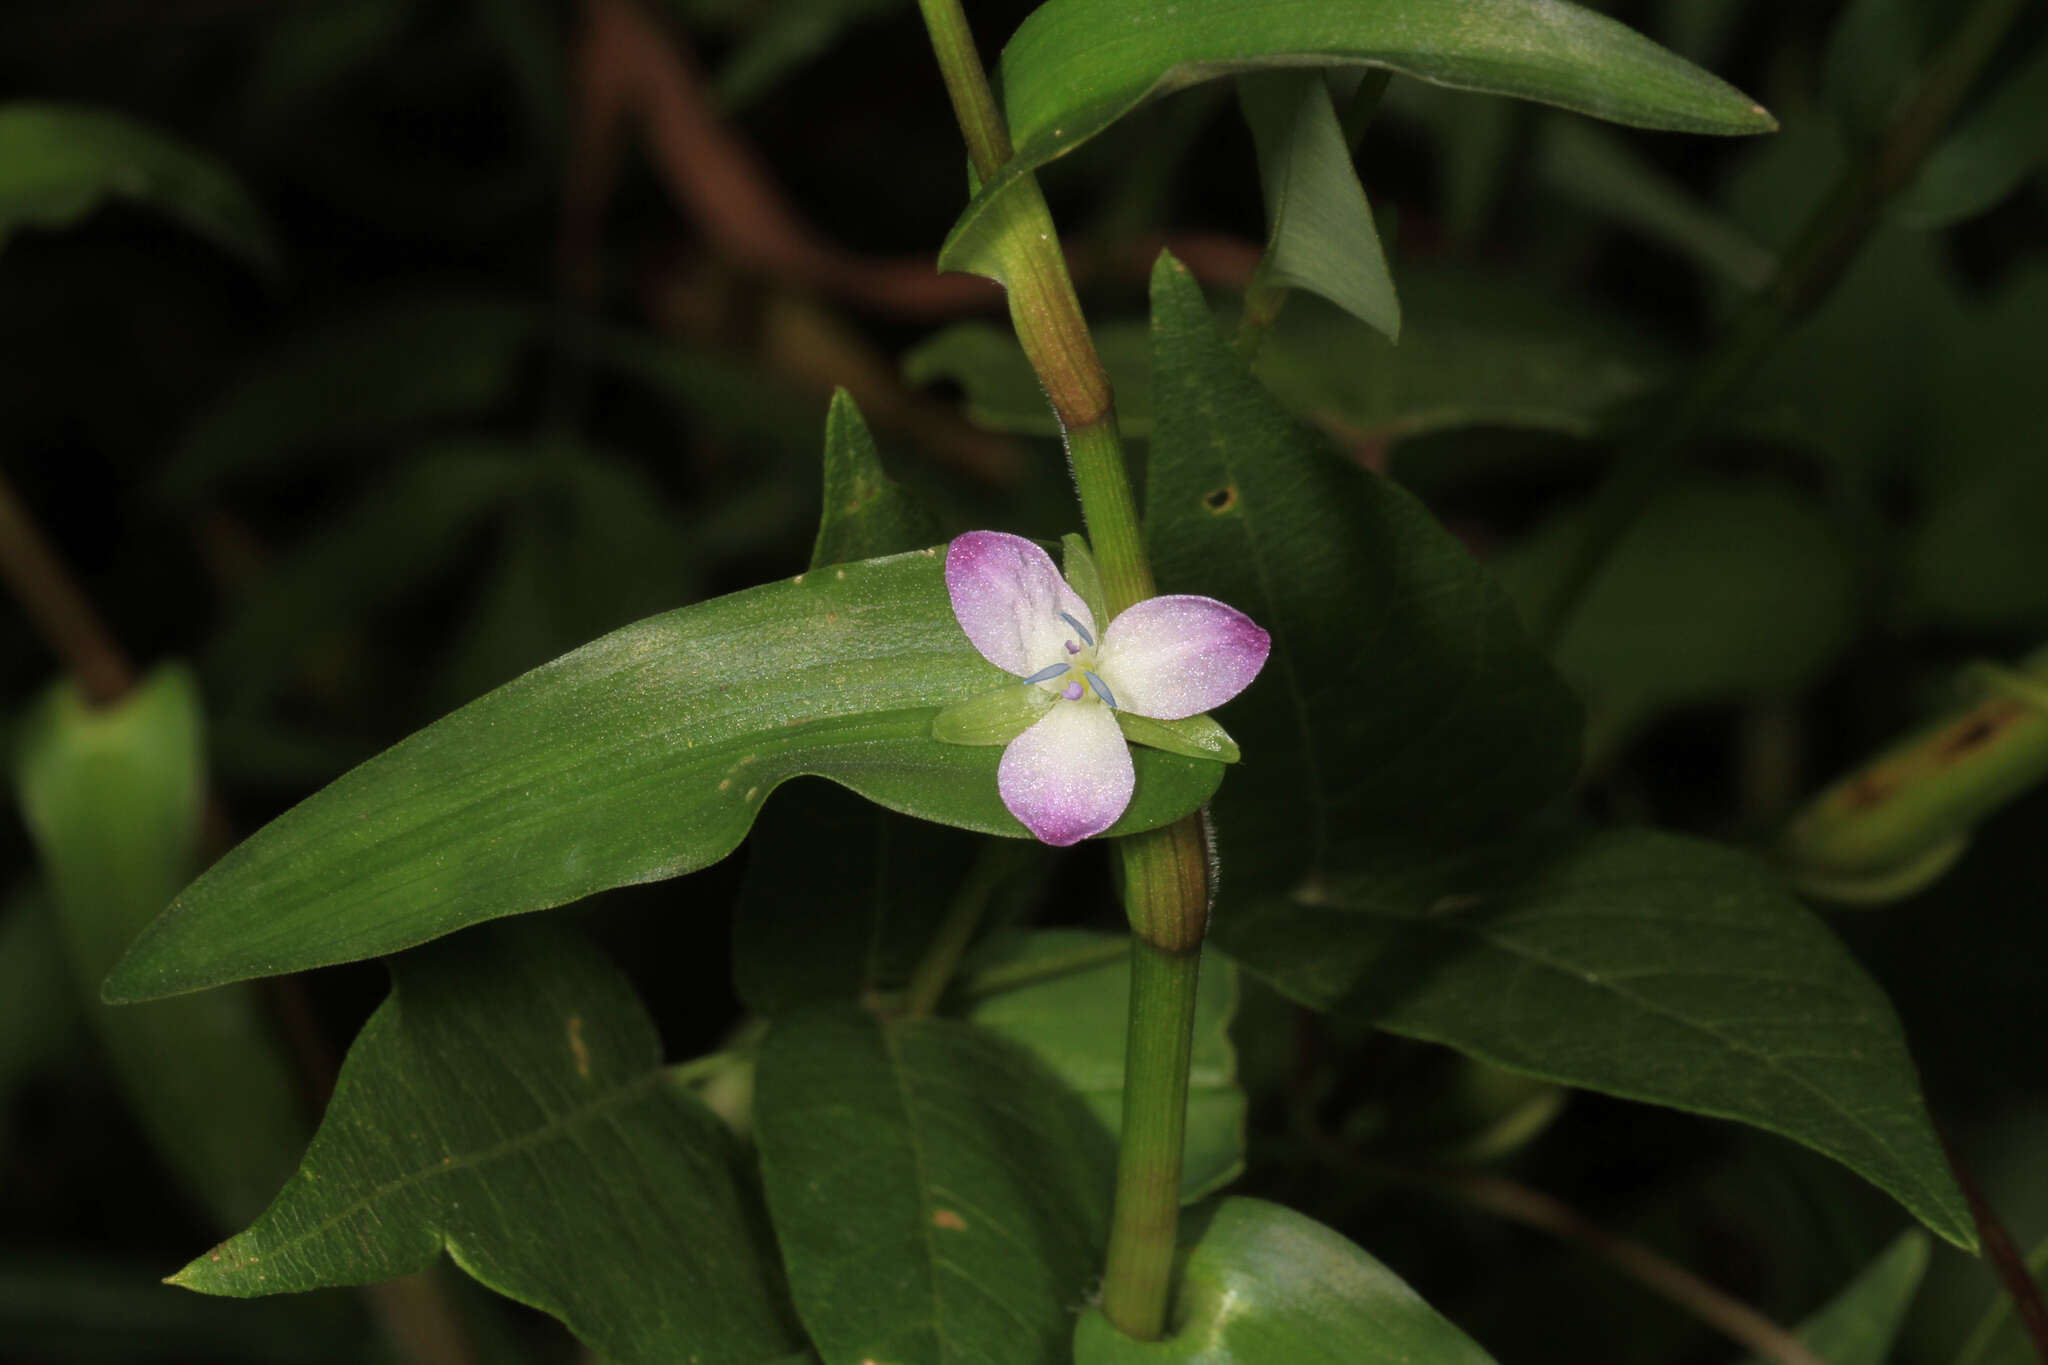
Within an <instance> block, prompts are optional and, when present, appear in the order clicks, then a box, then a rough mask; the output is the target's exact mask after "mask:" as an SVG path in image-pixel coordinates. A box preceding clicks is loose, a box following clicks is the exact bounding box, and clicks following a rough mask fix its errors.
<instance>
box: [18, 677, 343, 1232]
mask: <svg viewBox="0 0 2048 1365" xmlns="http://www.w3.org/2000/svg"><path fill="white" fill-rule="evenodd" d="M202 726H203V722H202V718H201V715H200V708H199V696H198V691H197V688H196V687H195V686H194V685H193V682H192V677H191V674H190V673H189V672H188V671H187V670H185V669H184V668H181V667H167V668H163V669H160V670H158V671H157V672H156V673H155V674H153V675H151V676H150V677H149V678H148V679H147V680H145V681H144V683H143V684H142V685H141V686H140V687H139V688H138V689H137V690H136V691H135V692H134V693H132V694H131V695H129V696H128V697H127V698H125V699H123V700H122V701H120V702H118V703H116V704H114V705H111V706H108V707H104V708H94V707H92V706H90V705H88V704H87V703H86V701H85V700H84V698H83V697H82V696H81V695H80V694H79V693H78V691H77V689H76V688H75V687H74V686H72V685H70V684H62V685H60V686H59V687H57V688H55V689H53V690H52V691H51V692H50V693H49V695H48V696H47V697H46V698H45V699H44V701H43V704H42V706H41V707H40V709H39V710H38V711H37V713H36V715H35V716H34V717H33V719H32V720H31V722H30V724H29V726H28V730H27V733H26V735H25V736H24V743H23V746H22V754H21V759H20V767H19V771H18V773H17V781H18V785H19V791H20V795H21V804H22V809H23V812H24V813H25V814H26V816H27V817H28V824H29V828H30V831H31V832H32V834H33V835H34V837H35V841H36V844H37V848H38V852H39V854H40V856H41V858H42V861H43V864H44V867H45V870H46V873H47V875H48V878H49V882H50V889H51V893H52V899H53V901H54V903H55V907H56V909H57V911H58V915H57V927H58V929H59V938H60V939H61V942H62V947H63V953H62V957H63V959H64V961H65V965H66V967H67V968H68V971H69V975H70V977H71V980H72V985H73V987H74V989H75V990H76V992H77V995H78V998H79V1001H80V1004H81V1007H82V1009H83V1012H84V1015H85V1018H86V1021H87V1022H88V1024H89V1025H90V1026H91V1028H92V1030H93V1032H94V1033H95V1034H96V1035H97V1036H98V1038H99V1041H100V1043H101V1045H102V1046H103V1047H104V1049H105V1051H106V1056H107V1059H108V1061H109V1063H110V1064H111V1066H112V1069H113V1072H114V1074H115V1076H116V1078H117V1079H118V1080H119V1082H120V1085H121V1089H122V1091H123V1093H124V1095H125V1097H126V1099H127V1101H128V1103H129V1105H130V1107H131V1108H132V1109H133V1110H134V1112H135V1114H136V1116H137V1117H138V1118H139V1119H140V1121H141V1123H142V1126H143V1128H144V1129H145V1130H146V1131H147V1133H148V1134H149V1137H150V1140H151V1143H152V1144H153V1146H154V1147H155V1148H156V1150H157V1152H158V1153H159V1154H160V1155H161V1156H162V1157H163V1158H164V1160H165V1161H166V1163H167V1164H168V1165H169V1167H170V1168H171V1170H172V1171H173V1173H174V1174H175V1175H177V1176H178V1177H179V1180H180V1182H181V1183H182V1184H183V1185H184V1186H185V1189H186V1193H187V1194H188V1195H190V1196H191V1197H193V1198H194V1199H195V1200H196V1202H197V1203H198V1204H199V1205H200V1207H202V1208H204V1209H206V1210H207V1211H208V1213H210V1214H211V1215H212V1217H213V1219H214V1220H215V1221H217V1222H218V1223H219V1224H220V1225H222V1226H227V1227H233V1226H235V1225H236V1224H238V1223H240V1222H241V1221H243V1220H244V1219H246V1218H248V1217H250V1216H252V1215H253V1214H255V1213H256V1211H258V1210H259V1209H261V1208H262V1207H263V1203H264V1201H265V1200H266V1199H267V1198H268V1197H269V1195H270V1192H271V1191H272V1190H273V1189H275V1188H276V1186H277V1182H278V1181H280V1180H282V1179H283V1178H284V1177H285V1176H286V1175H287V1174H289V1173H290V1171H291V1169H292V1165H293V1162H294V1160H295V1158H296V1156H297V1153H298V1151H299V1148H300V1146H301V1145H302V1143H303V1142H304V1139H305V1125H304V1123H303V1122H302V1120H301V1118H300V1115H299V1109H298V1087H297V1082H296V1080H295V1078H294V1076H293V1074H292V1071H291V1068H290V1066H289V1064H288V1062H287V1060H286V1057H285V1055H284V1051H283V1049H282V1048H281V1047H280V1046H279V1044H278V1041H277V1039H276V1038H275V1036H274V1035H273V1034H272V1033H271V1031H270V1027H269V1024H268V1020H267V1017H266V1014H265V1011H264V1009H263V1005H262V1002H261V1001H260V1000H258V999H257V998H256V996H255V995H254V994H253V993H252V992H250V991H248V990H236V991H224V992H221V993H219V994H217V995H214V996H209V997H207V998H205V999H195V1000H177V1001H164V1002H159V1003H156V1004H152V1005H149V1006H146V1007H144V1008H142V1009H138V1010H115V1009H109V1008H107V1007H106V1006H105V1005H103V1004H101V1003H100V1002H99V1001H98V1000H97V998H96V996H97V994H98V986H99V981H100V978H101V977H102V976H104V975H105V974H106V971H107V969H108V967H110V966H111V965H112V964H113V962H114V960H115V959H116V958H118V957H119V956H120V955H121V952H122V950H123V948H124V947H126V945H127V943H128V940H129V939H130V938H131V937H132V936H133V935H134V934H135V932H136V930H137V929H139V928H141V927H142V926H143V925H144V924H146V923H147V922H148V921H149V918H150V916H152V915H153V914H154V913H155V912H156V908H157V907H158V906H161V905H162V903H163V900H164V898H165V897H166V896H167V895H169V894H170V892H171V890H172V889H174V888H175V887H176V886H177V885H178V884H179V883H180V882H181V881H183V880H184V878H186V877H187V876H189V875H190V874H191V869H192V866H193V864H194V862H195V861H196V860H197V856H198V852H197V850H198V840H199V819H200V804H201V792H202V790H203V788H204V784H205V770H204V757H203V742H202V738H201V730H202Z"/></svg>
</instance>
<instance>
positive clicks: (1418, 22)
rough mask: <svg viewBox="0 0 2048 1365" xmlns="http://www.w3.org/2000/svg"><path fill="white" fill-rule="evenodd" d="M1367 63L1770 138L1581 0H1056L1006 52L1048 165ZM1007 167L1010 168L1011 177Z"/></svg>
mask: <svg viewBox="0 0 2048 1365" xmlns="http://www.w3.org/2000/svg"><path fill="white" fill-rule="evenodd" d="M1303 65H1314V66H1368V67H1379V68H1382V69H1385V70H1389V71H1394V72H1396V73H1399V74H1402V75H1408V76H1414V77H1416V78H1417V79H1418V80H1425V81H1429V82H1431V83H1432V84H1435V85H1446V86H1450V87H1452V88H1454V89H1459V90H1471V91H1477V92H1479V93H1482V94H1491V95H1511V96H1515V97H1517V98H1520V99H1529V100H1536V101H1538V102H1540V103H1544V104H1555V105H1557V106H1559V107H1561V108H1565V109H1573V110H1577V111H1578V112H1580V113H1583V114H1591V115H1593V116H1594V117H1596V118H1605V119H1611V120H1613V121H1615V122H1617V123H1631V124H1635V125H1637V126H1639V127H1645V128H1669V129H1673V130H1676V131H1680V132H1697V133H1763V132H1769V131H1770V130H1771V129H1772V128H1774V127H1775V126H1776V124H1775V123H1773V122H1772V120H1771V117H1770V115H1769V114H1766V113H1765V112H1764V111H1763V110H1762V109H1760V108H1758V107H1757V105H1756V102H1755V101H1754V100H1751V99H1750V98H1749V97H1748V96H1747V95H1744V94H1743V93H1741V92H1740V91H1738V90H1736V89H1734V88H1733V87H1732V86H1729V85H1728V84H1726V83H1725V82H1723V81H1721V80H1719V79H1717V78H1715V77H1714V76H1711V75H1709V74H1707V73H1706V72H1704V71H1701V70H1700V69H1699V68H1698V67H1695V66H1693V65H1692V64H1691V63H1689V62H1686V61H1685V60H1683V59H1682V58H1679V57H1676V56H1674V55H1672V54H1671V53H1669V52H1667V51H1665V50H1664V49H1663V48H1661V47H1658V46H1657V45H1656V44H1655V43H1653V42H1651V41H1650V40H1649V39H1647V38H1644V37H1643V36H1641V35H1640V34H1638V33H1635V32H1634V31H1632V30H1630V29H1628V28H1626V27H1624V26H1622V25H1621V24H1618V23H1616V22H1614V21H1613V20H1612V19H1608V18H1605V17H1604V16H1602V15H1599V14H1596V13H1594V12H1593V11H1591V10H1588V9H1584V8H1582V7H1580V6H1577V5H1571V4H1562V3H1536V2H1535V0H1473V2H1472V3H1468V4H1465V5H1462V6H1460V7H1459V8H1458V9H1455V10H1451V9H1446V8H1445V7H1444V6H1442V5H1439V4H1433V3H1427V2H1426V0H1379V2H1378V3H1373V4H1350V5H1330V4H1325V3H1321V2H1320V0H1257V3H1251V4H1244V5H1234V6H1213V5H1196V6H1188V7H1186V8H1184V9H1182V8H1175V9H1169V8H1168V7H1167V6H1165V5H1162V4H1159V3H1158V2H1157V0H1051V2H1050V3H1048V4H1044V5H1040V6H1039V7H1038V8H1037V9H1036V10H1034V11H1033V12H1032V14H1031V16H1030V17H1029V18H1028V19H1026V20H1025V21H1024V23H1023V25H1022V26H1021V27H1019V28H1018V30H1017V32H1016V35H1015V36H1014V37H1012V38H1011V39H1010V41H1009V43H1008V45H1007V46H1005V47H1004V49H1003V58H1002V88H1003V100H1004V108H1005V112H1006V113H1007V115H1008V122H1009V127H1010V137H1011V140H1012V141H1013V142H1014V143H1015V144H1016V147H1017V159H1018V161H1020V162H1024V163H1027V166H1028V167H1036V166H1039V165H1043V164H1044V163H1045V162H1047V161H1049V160H1051V159H1052V158H1053V157H1055V156H1060V155H1063V154H1065V153H1066V152H1069V151H1072V150H1073V149H1074V148H1075V147H1076V146H1078V145H1080V143H1081V142H1083V141H1085V140H1086V139H1088V138H1089V137H1092V136H1094V134H1096V133H1098V132H1100V131H1101V130H1102V129H1103V128H1106V127H1108V126H1109V125H1110V124H1111V123H1113V122H1115V121H1116V120H1117V119H1118V118H1121V117H1122V116H1123V115H1124V114H1126V113H1128V112H1129V111H1130V110H1131V109H1134V108H1136V107H1137V106H1138V105H1139V104H1142V103H1144V102H1145V101H1146V100H1148V99H1152V98H1155V97H1157V96H1160V95H1164V94H1168V93H1170V92H1172V91H1174V90H1179V89H1183V88H1185V87H1187V86H1189V85H1193V84H1195V83H1196V82H1198V81H1201V80H1208V79H1213V78H1215V77H1217V76H1221V75H1226V74H1230V73H1232V72H1242V71H1258V70H1269V69H1273V68H1277V67H1285V66H1303ZM1006 169H1007V168H1006Z"/></svg>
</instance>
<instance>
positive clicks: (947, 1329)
mask: <svg viewBox="0 0 2048 1365" xmlns="http://www.w3.org/2000/svg"><path fill="white" fill-rule="evenodd" d="M754 1132H755V1138H756V1141H757V1142H758V1144H759V1146H760V1150H761V1173H762V1178H763V1180H764V1182H765V1184H766V1187H767V1193H768V1208H769V1212H770V1214H771V1216H772V1217H773V1218H774V1221H775V1231H776V1236H777V1237H778V1239H779V1240H780V1242H781V1245H782V1254H783V1259H784V1262H785V1263H786V1264H787V1265H788V1267H789V1278H790V1289H791V1292H792V1293H793V1294H794V1296H795V1299H796V1306H797V1311H798V1313H799V1314H801V1315H802V1317H803V1321H804V1326H805V1327H807V1328H808V1329H809V1330H810V1334H811V1338H812V1340H813V1341H814V1342H815V1343H816V1344H817V1348H818V1351H819V1353H820V1354H821V1355H822V1356H823V1357H824V1360H825V1365H863V1362H869V1361H891V1362H902V1363H903V1365H1066V1363H1067V1361H1068V1359H1069V1357H1068V1355H1067V1346H1068V1339H1069V1337H1070V1336H1071V1335H1072V1333H1073V1324H1074V1310H1075V1307H1076V1306H1077V1305H1079V1304H1080V1303H1081V1302H1083V1301H1084V1300H1085V1298H1086V1297H1087V1295H1088V1293H1089V1290H1090V1288H1091V1287H1092V1285H1093V1284H1094V1282H1095V1279H1096V1277H1097V1276H1099V1275H1100V1274H1101V1273H1102V1256H1103V1249H1104V1248H1103V1238H1104V1234H1105V1232H1106V1230H1107V1227H1108V1222H1109V1192H1110V1186H1111V1184H1112V1182H1113V1180H1114V1178H1115V1164H1116V1154H1115V1150H1114V1148H1113V1147H1112V1146H1111V1143H1110V1140H1109V1135H1108V1134H1107V1133H1105V1132H1104V1131H1103V1129H1102V1125H1101V1124H1100V1123H1098V1122H1097V1121H1096V1120H1095V1118H1094V1116H1093V1115H1092V1114H1090V1113H1089V1111H1088V1108H1087V1106H1086V1105H1085V1104H1083V1103H1082V1101H1081V1099H1080V1098H1079V1097H1078V1096H1076V1095H1075V1094H1074V1093H1073V1092H1072V1091H1070V1090H1068V1089H1067V1088H1066V1087H1065V1086H1064V1085H1062V1084H1061V1083H1060V1081H1059V1080H1058V1079H1057V1078H1056V1077H1054V1076H1053V1075H1052V1073H1051V1072H1050V1071H1048V1070H1047V1069H1046V1068H1045V1066H1044V1064H1043V1063H1041V1062H1039V1061H1038V1060H1037V1059H1036V1058H1034V1057H1033V1056H1032V1055H1031V1054H1030V1053H1029V1052H1027V1051H1025V1050H1024V1049H1023V1048H1021V1047H1019V1046H1018V1045H1017V1044H1015V1043H1012V1042H1010V1041H1008V1040H1007V1039H1004V1038H1001V1037H998V1036H997V1035H995V1034H993V1033H991V1032H989V1031H988V1030H986V1029H981V1028H977V1027H975V1026H974V1025H972V1024H966V1023H961V1022H959V1021H957V1020H950V1019H916V1020H899V1021H894V1022H887V1023H884V1022H882V1021H880V1020H877V1019H874V1018H872V1017H870V1016H868V1015H865V1014H861V1013H858V1012H855V1011H852V1010H846V1009H824V1010H815V1011H811V1012H807V1013H800V1014H795V1015H791V1016H789V1017H787V1018H783V1019H777V1020H776V1021H775V1022H774V1024H772V1025H771V1026H770V1027H769V1030H768V1037H767V1039H766V1041H765V1042H764V1043H763V1044H762V1048H761V1058H760V1067H759V1071H758V1072H757V1074H756V1088H755V1092H754Z"/></svg>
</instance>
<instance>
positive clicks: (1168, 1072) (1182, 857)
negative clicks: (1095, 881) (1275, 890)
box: [1102, 816, 1209, 1341]
mask: <svg viewBox="0 0 2048 1365" xmlns="http://www.w3.org/2000/svg"><path fill="white" fill-rule="evenodd" d="M1119 851H1120V852H1121V853H1122V855H1123V868H1124V903H1125V906H1126V908H1127V909H1128V911H1129V914H1130V920H1131V1000H1130V1025H1129V1033H1128V1035H1127V1040H1126V1043H1125V1048H1124V1118H1123V1136H1122V1138H1121V1144H1122V1145H1121V1146H1120V1148H1119V1149H1118V1151H1117V1166H1116V1209H1115V1212H1114V1213H1113V1214H1112V1215H1111V1217H1110V1224H1109V1269H1108V1272H1107V1273H1106V1274H1105V1275H1104V1277H1103V1282H1102V1312H1103V1316H1104V1317H1107V1318H1108V1319H1109V1320H1110V1322H1111V1323H1113V1324H1114V1325H1115V1326H1116V1327H1117V1329H1118V1330H1119V1331H1121V1332H1122V1333H1123V1334H1124V1335H1125V1336H1129V1337H1135V1338H1137V1339H1138V1340H1140V1341H1150V1340H1153V1339H1154V1338H1156V1337H1158V1336H1159V1335H1160V1334H1161V1333H1162V1332H1163V1331H1164V1330H1165V1328H1166V1313H1167V1308H1168V1305H1169V1303H1170V1302H1171V1300H1172V1291H1173V1257H1174V1249H1175V1244H1176V1241H1177V1232H1178V1224H1179V1219H1180V1174H1181V1161H1182V1157H1183V1155H1184V1153H1185V1151H1186V1148H1187V1118H1188V1064H1189V1059H1190V1058H1191V1056H1192V1055H1193V1050H1194V1026H1195V987H1196V985H1197V983H1198V981H1199V979H1200V976H1201V968H1202V937H1203V935H1204V934H1205V933H1206V932H1207V930H1208V927H1209V925H1208V920H1209V855H1208V849H1207V842H1206V840H1205V839H1204V838H1203V835H1202V829H1201V818H1200V817H1199V816H1189V817H1188V818H1187V819H1185V820H1180V821H1176V822H1175V823H1174V824H1172V825H1169V826H1167V827H1166V828H1165V829H1156V830H1151V831H1149V832H1147V833H1144V834H1134V835H1131V836H1130V837H1129V838H1127V839H1124V840H1122V841H1121V844H1120V848H1119Z"/></svg>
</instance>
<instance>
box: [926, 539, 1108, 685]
mask: <svg viewBox="0 0 2048 1365" xmlns="http://www.w3.org/2000/svg"><path fill="white" fill-rule="evenodd" d="M946 593H947V595H948V596H949V597H951V598H952V599H953V615H954V617H955V618H956V619H957V620H958V621H959V622H960V629H962V630H964V631H966V632H967V638H968V639H969V640H970V641H972V642H973V644H974V647H975V648H976V649H978V650H980V651H981V657H982V658H984V659H987V660H988V661H989V662H990V663H992V664H994V665H995V666H996V667H997V668H1000V669H1002V670H1003V671H1005V672H1007V673H1014V674H1016V675H1017V676H1018V677H1020V678H1023V677H1028V676H1030V675H1031V674H1032V673H1035V672H1037V671H1038V670H1039V669H1041V668H1043V667H1045V666H1046V665H1047V664H1052V663H1061V662H1064V661H1065V660H1066V658H1067V650H1066V643H1067V641H1068V640H1070V639H1072V638H1073V637H1074V630H1073V627H1071V626H1069V625H1068V624H1067V623H1066V622H1065V621H1062V620H1061V619H1060V614H1061V613H1062V612H1065V613H1066V614H1067V615H1069V616H1071V617H1073V618H1074V619H1075V620H1076V621H1079V622H1080V623H1081V625H1082V626H1083V627H1084V628H1085V629H1086V630H1087V631H1088V632H1089V633H1090V634H1093V633H1094V630H1095V618H1094V616H1093V615H1091V614H1090V613H1089V611H1088V604H1087V603H1086V602H1083V601H1082V600H1081V598H1080V596H1079V594H1077V593H1076V592H1075V591H1074V590H1073V589H1072V588H1070V587H1068V586H1067V580H1066V579H1064V578H1061V577H1060V571H1059V570H1058V569H1056V568H1054V567H1053V562H1052V557H1051V556H1050V555H1048V554H1046V552H1045V551H1043V550H1041V549H1039V548H1038V547H1037V546H1036V545H1034V544H1032V543H1031V542H1030V541H1028V540H1026V539H1024V537H1022V536H1012V535H1006V534H1004V533H1003V532H1001V531H969V532H968V533H967V534H966V535H964V536H961V537H959V538H958V539H956V540H955V541H954V542H953V544H952V545H951V546H950V547H949V548H948V549H947V551H946Z"/></svg>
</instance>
